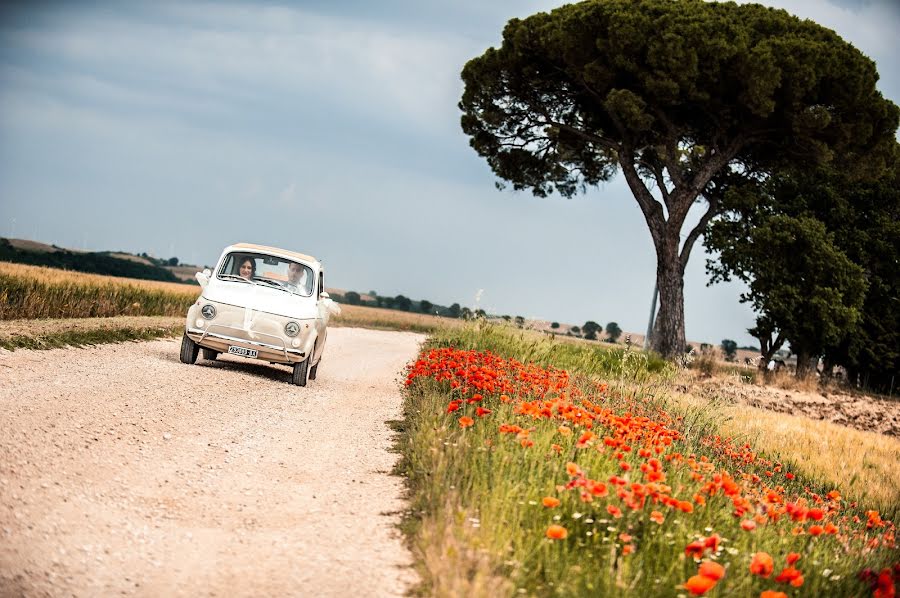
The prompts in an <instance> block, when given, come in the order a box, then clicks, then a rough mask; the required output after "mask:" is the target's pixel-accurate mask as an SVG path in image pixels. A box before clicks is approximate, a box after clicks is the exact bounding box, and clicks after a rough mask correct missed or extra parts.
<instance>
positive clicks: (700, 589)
mask: <svg viewBox="0 0 900 598" xmlns="http://www.w3.org/2000/svg"><path fill="white" fill-rule="evenodd" d="M715 585H716V580H715V579H710V578H709V577H704V576H703V575H694V576H693V577H691V578H690V579H688V580H687V581H686V582H685V584H684V589H685V590H687V591H688V592H690V593H691V594H693V595H694V596H702V595H703V594H705V593H707V592H708V591H710V590H711V589H713V588H714V587H715Z"/></svg>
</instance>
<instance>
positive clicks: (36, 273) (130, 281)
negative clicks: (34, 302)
mask: <svg viewBox="0 0 900 598" xmlns="http://www.w3.org/2000/svg"><path fill="white" fill-rule="evenodd" d="M0 275H3V276H13V277H19V278H28V279H30V280H33V281H36V282H40V283H43V284H48V285H67V284H83V285H92V286H106V285H110V284H117V285H124V286H131V287H135V288H139V289H147V290H152V291H168V292H170V293H175V294H181V295H191V296H193V298H196V297H197V295H198V294H199V292H200V287H197V286H188V285H184V284H180V283H177V282H162V281H158V280H140V279H137V278H122V277H118V276H104V275H102V274H88V273H86V272H73V271H71V270H61V269H59V268H48V267H45V266H29V265H27V264H14V263H11V262H0Z"/></svg>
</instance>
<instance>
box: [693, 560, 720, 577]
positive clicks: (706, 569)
mask: <svg viewBox="0 0 900 598" xmlns="http://www.w3.org/2000/svg"><path fill="white" fill-rule="evenodd" d="M698 573H699V574H700V575H702V576H703V577H708V578H710V579H712V580H714V581H719V580H720V579H722V578H723V577H725V567H723V566H722V565H720V564H719V563H716V562H715V561H704V562H702V563H700V570H699V571H698Z"/></svg>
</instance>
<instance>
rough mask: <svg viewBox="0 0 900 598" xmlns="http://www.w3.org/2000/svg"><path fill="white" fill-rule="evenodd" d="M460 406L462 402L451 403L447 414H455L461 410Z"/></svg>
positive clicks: (448, 405)
mask: <svg viewBox="0 0 900 598" xmlns="http://www.w3.org/2000/svg"><path fill="white" fill-rule="evenodd" d="M459 404H460V401H450V403H448V404H447V413H453V412H454V411H456V410H457V409H459Z"/></svg>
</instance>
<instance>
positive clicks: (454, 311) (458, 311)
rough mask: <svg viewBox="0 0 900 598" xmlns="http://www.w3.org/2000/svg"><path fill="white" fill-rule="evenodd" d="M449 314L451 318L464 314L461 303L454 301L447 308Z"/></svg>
mask: <svg viewBox="0 0 900 598" xmlns="http://www.w3.org/2000/svg"><path fill="white" fill-rule="evenodd" d="M447 315H448V316H449V317H451V318H458V317H460V316H461V315H462V308H461V307H460V306H459V303H454V304H453V305H451V306H450V307H448V308H447Z"/></svg>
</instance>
